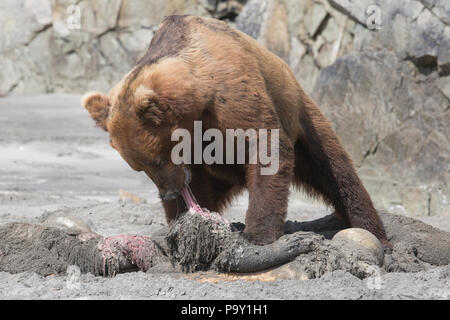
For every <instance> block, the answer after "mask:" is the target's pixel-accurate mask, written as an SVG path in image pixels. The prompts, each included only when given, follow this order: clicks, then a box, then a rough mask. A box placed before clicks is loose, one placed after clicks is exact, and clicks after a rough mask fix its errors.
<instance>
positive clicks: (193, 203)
mask: <svg viewBox="0 0 450 320" xmlns="http://www.w3.org/2000/svg"><path fill="white" fill-rule="evenodd" d="M181 196H182V197H183V199H184V202H186V205H187V207H188V209H189V210H190V209H193V210H194V211H195V212H197V213H199V214H201V215H203V214H204V212H203V210H202V208H201V207H200V205H199V204H198V202H197V199H195V196H194V194H193V193H192V190H191V188H189V185H188V184H187V183H185V184H184V186H183V188H181Z"/></svg>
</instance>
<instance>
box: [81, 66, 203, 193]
mask: <svg viewBox="0 0 450 320" xmlns="http://www.w3.org/2000/svg"><path fill="white" fill-rule="evenodd" d="M174 68H176V70H174ZM168 69H169V70H168ZM175 71H176V72H175ZM180 72H181V73H182V72H183V66H182V65H178V64H177V63H176V62H174V61H172V62H171V63H170V64H167V63H166V64H161V63H160V64H158V66H156V67H155V66H143V67H139V68H137V67H136V68H134V69H133V70H132V71H131V72H130V73H128V74H127V75H126V76H125V77H124V78H123V79H122V80H121V81H120V82H119V83H118V84H117V85H116V86H115V87H114V88H113V89H112V90H111V91H110V92H109V93H108V94H102V93H99V92H88V93H86V94H85V95H84V97H83V99H82V102H81V103H82V105H83V106H84V107H85V108H86V109H87V110H88V111H89V113H90V115H91V117H92V118H93V119H94V120H95V122H96V123H97V126H99V127H100V128H102V129H104V130H105V131H107V132H109V135H110V144H111V146H112V147H113V148H114V149H116V150H117V151H118V152H119V153H120V155H121V156H122V158H123V159H124V160H125V161H126V162H127V163H128V164H129V165H130V167H131V168H132V169H134V170H136V171H144V172H145V173H146V174H147V176H148V177H150V179H152V181H153V182H154V183H155V184H156V186H157V187H158V190H159V193H160V196H161V199H162V200H171V199H174V198H176V197H177V195H179V193H180V191H181V189H182V188H183V186H184V185H185V184H186V183H188V182H189V179H190V171H189V168H188V167H187V166H186V165H184V164H180V165H175V164H174V163H173V162H172V161H171V150H172V148H173V146H174V144H175V142H172V141H171V134H172V132H173V131H174V130H175V129H177V128H179V127H185V126H184V125H183V124H185V123H193V120H195V119H194V118H195V117H196V115H195V113H192V112H191V111H192V106H193V104H195V103H196V102H195V94H194V87H195V86H194V83H192V82H190V80H189V77H188V76H187V75H186V77H183V76H182V75H181V77H180ZM186 72H188V71H186ZM173 74H176V75H177V76H171V75H173Z"/></svg>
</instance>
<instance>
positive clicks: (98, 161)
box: [0, 95, 450, 299]
mask: <svg viewBox="0 0 450 320" xmlns="http://www.w3.org/2000/svg"><path fill="white" fill-rule="evenodd" d="M79 100H80V97H79V96H76V95H43V96H32V97H10V98H2V99H0V224H4V223H7V222H12V221H23V222H33V223H42V222H44V221H45V220H46V219H48V218H49V217H52V216H61V215H72V216H76V217H79V218H81V219H83V220H84V221H86V222H87V223H88V224H89V225H90V227H91V229H92V230H93V231H95V232H97V233H100V234H102V235H104V236H111V235H118V234H138V235H149V234H152V233H153V232H155V231H157V230H159V229H160V228H161V227H162V226H164V225H165V219H164V214H163V211H162V208H161V206H160V204H159V200H158V197H157V192H156V188H155V187H154V186H153V184H152V183H151V182H150V181H149V180H148V179H147V178H146V177H145V176H144V175H143V174H141V173H137V172H133V171H132V170H131V169H130V168H129V167H128V165H127V164H126V163H125V162H124V161H123V160H122V159H121V158H120V156H119V155H118V154H117V153H116V152H115V151H114V150H112V149H111V148H110V147H109V144H108V136H107V134H106V133H104V132H102V131H101V130H99V129H97V128H95V127H94V125H93V122H92V120H91V119H90V118H89V116H88V114H87V112H86V111H84V110H83V108H82V107H81V106H80V105H79ZM120 190H126V192H128V193H131V194H134V195H136V196H138V197H139V198H140V199H143V200H145V203H136V202H135V201H133V200H130V199H128V200H127V194H126V193H124V192H120ZM121 194H122V197H121V196H120V195H121ZM135 200H136V199H135ZM138 200H139V199H138ZM246 206H247V200H246V196H245V194H244V195H243V196H242V197H240V198H238V199H236V201H235V202H234V203H233V206H232V208H231V209H230V210H228V211H227V212H226V213H225V217H226V218H227V219H228V220H229V221H231V222H233V221H243V220H244V213H245V210H246ZM329 212H330V211H329V209H326V208H324V207H322V206H320V205H318V204H312V203H310V202H307V201H305V200H304V199H303V197H301V196H300V195H299V194H293V195H292V196H291V200H290V204H289V214H288V219H290V220H302V221H305V220H313V219H317V218H320V217H322V216H324V215H326V214H327V213H329ZM421 220H422V221H424V222H426V223H429V224H431V225H433V226H435V227H438V228H440V229H442V230H445V231H449V232H450V218H449V217H423V218H421ZM0 298H2V299H5V298H6V299H8V298H13V299H38V298H44V299H61V298H71V299H104V298H107V299H128V298H133V299H265V298H268V299H450V266H443V267H437V268H431V269H430V270H428V271H421V272H418V273H389V274H386V275H382V276H380V277H378V278H369V279H365V280H360V279H358V278H356V277H354V276H352V275H351V274H350V273H345V272H341V271H337V272H333V273H331V274H328V275H326V276H324V277H323V278H320V279H315V280H307V281H298V280H279V281H275V282H248V281H243V280H239V281H235V282H217V283H205V282H199V281H196V280H190V279H189V278H188V277H186V276H183V275H180V274H146V273H143V272H137V273H126V274H120V275H118V276H116V277H115V278H102V277H94V276H92V275H90V274H88V275H81V276H79V275H78V273H77V271H76V270H68V275H66V276H54V275H52V276H47V277H43V276H39V275H37V274H34V273H29V272H26V273H19V274H9V273H5V272H0Z"/></svg>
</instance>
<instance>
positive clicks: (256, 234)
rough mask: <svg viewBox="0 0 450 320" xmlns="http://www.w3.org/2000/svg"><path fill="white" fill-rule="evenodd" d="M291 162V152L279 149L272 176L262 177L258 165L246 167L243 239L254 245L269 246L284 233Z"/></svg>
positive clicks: (287, 149)
mask: <svg viewBox="0 0 450 320" xmlns="http://www.w3.org/2000/svg"><path fill="white" fill-rule="evenodd" d="M293 162H294V160H293V150H292V149H291V148H286V147H285V148H282V147H281V148H280V160H279V169H278V171H277V172H276V173H275V174H272V175H262V174H261V170H260V169H261V167H263V166H261V165H248V166H247V188H248V191H249V206H248V209H247V214H246V216H245V230H244V236H246V237H247V239H249V240H250V241H251V242H252V243H254V244H259V245H265V244H269V243H272V242H274V241H276V240H277V239H278V238H279V237H281V236H282V235H283V233H284V222H285V219H286V214H287V207H288V198H289V186H290V183H291V179H292V175H293Z"/></svg>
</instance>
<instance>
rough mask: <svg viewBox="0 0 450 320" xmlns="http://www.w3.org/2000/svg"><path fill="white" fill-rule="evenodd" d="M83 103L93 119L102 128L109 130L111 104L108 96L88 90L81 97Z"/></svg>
mask: <svg viewBox="0 0 450 320" xmlns="http://www.w3.org/2000/svg"><path fill="white" fill-rule="evenodd" d="M81 105H82V106H83V107H85V108H86V110H87V111H89V114H90V115H91V117H92V119H94V120H95V123H96V124H97V125H98V126H99V127H100V128H102V129H103V130H105V131H108V130H107V127H106V119H107V118H108V114H109V106H110V104H109V99H108V97H107V96H105V95H103V94H101V93H100V92H95V91H93V92H88V93H86V94H85V95H84V96H83V98H82V99H81Z"/></svg>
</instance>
